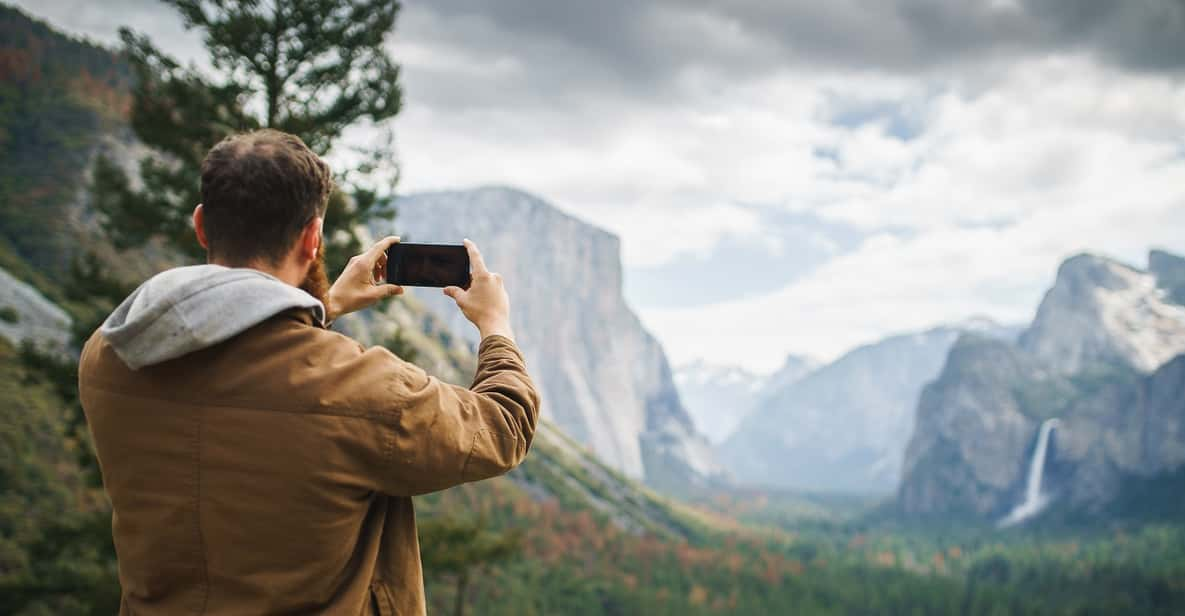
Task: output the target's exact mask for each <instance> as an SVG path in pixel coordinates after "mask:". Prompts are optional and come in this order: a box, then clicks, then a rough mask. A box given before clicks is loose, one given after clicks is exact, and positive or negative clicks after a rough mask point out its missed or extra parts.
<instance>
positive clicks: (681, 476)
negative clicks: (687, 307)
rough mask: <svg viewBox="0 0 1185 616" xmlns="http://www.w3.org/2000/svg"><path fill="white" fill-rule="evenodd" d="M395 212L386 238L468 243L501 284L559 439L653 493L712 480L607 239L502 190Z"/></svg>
mask: <svg viewBox="0 0 1185 616" xmlns="http://www.w3.org/2000/svg"><path fill="white" fill-rule="evenodd" d="M396 207H397V208H398V211H399V216H398V218H397V220H396V223H395V228H396V229H397V230H398V232H399V234H400V235H402V236H403V237H405V238H406V240H407V241H419V242H439V243H445V242H447V243H459V242H460V241H461V239H463V238H466V237H467V238H470V239H473V240H474V241H475V242H477V244H478V245H479V246H480V247H481V250H482V252H483V254H484V255H485V258H486V261H487V263H489V265H490V267H491V268H492V269H494V270H496V271H498V272H499V273H501V274H502V275H503V277H504V279H505V281H506V286H507V288H508V289H509V292H510V295H511V301H512V305H513V319H514V322H513V326H514V328H515V333H516V335H517V337H518V341H519V344H520V346H521V347H522V349H523V352H524V354H525V355H526V358H527V361H528V364H529V366H530V369H531V372H532V374H533V375H534V376H535V378H536V380H537V382H538V386H539V388H540V390H541V394H542V397H543V409H544V413H545V414H546V415H547V416H549V417H550V418H551V420H552V421H554V422H555V423H556V424H557V425H558V426H559V427H560V428H561V429H563V430H564V431H565V432H566V433H568V434H570V435H571V436H572V437H574V438H575V439H576V440H577V441H578V442H580V443H583V444H585V445H587V446H588V447H589V448H590V449H591V450H592V451H594V452H595V453H596V454H597V455H598V456H600V458H601V459H602V460H604V461H605V462H606V463H607V464H609V465H610V466H611V467H613V468H615V469H618V470H620V471H621V472H623V473H625V474H626V475H627V476H629V477H633V478H645V479H646V480H647V481H648V482H650V483H652V485H665V484H667V483H668V482H670V481H676V480H678V481H684V480H686V481H691V482H693V483H695V482H704V481H709V480H711V479H712V478H715V477H718V476H719V475H720V468H719V466H718V465H717V464H716V462H715V461H714V459H713V457H712V455H711V451H710V449H709V447H707V444H706V442H705V441H704V440H703V438H702V437H701V436H699V435H697V434H696V432H695V428H694V425H693V424H692V422H691V419H690V417H689V416H688V415H687V412H686V411H685V410H684V409H683V405H682V403H681V402H680V400H679V395H678V392H677V391H676V389H675V385H674V382H673V380H672V377H671V370H670V367H669V366H668V363H667V359H666V356H665V354H664V353H663V350H662V347H661V346H660V345H659V343H658V341H657V340H655V339H654V337H653V336H651V335H650V334H649V333H648V332H647V331H646V330H645V329H644V328H643V327H642V325H641V322H640V321H639V320H638V318H637V316H636V315H635V314H634V313H633V311H631V310H630V308H629V306H628V305H626V303H625V298H624V297H623V296H622V291H621V289H622V271H621V261H620V245H619V241H618V239H617V237H616V236H614V235H613V234H611V233H608V232H606V231H603V230H601V229H599V228H597V227H594V226H592V225H589V224H587V223H585V222H583V221H580V220H578V219H576V218H573V217H571V216H568V215H567V214H564V213H563V212H561V211H560V210H559V209H557V208H555V207H553V206H551V205H549V204H547V203H545V202H544V201H542V200H540V199H538V198H537V197H534V196H531V195H528V194H526V193H523V192H521V191H517V190H513V189H509V188H482V189H477V190H471V191H459V192H435V193H424V194H419V195H412V196H409V197H404V198H402V199H400V200H399V201H398V202H397V204H396ZM389 230H390V228H389V227H386V228H384V227H382V226H378V225H376V226H374V227H372V231H373V232H374V233H375V234H376V235H378V234H385V233H386V232H388V231H389ZM413 293H414V294H415V295H416V297H417V298H419V299H421V300H422V301H423V302H424V305H425V306H427V308H428V309H429V310H430V311H431V312H433V313H434V314H435V315H437V316H438V317H439V318H440V319H442V320H443V321H444V322H445V323H446V324H447V326H448V328H449V329H451V330H452V331H454V332H458V333H459V334H460V335H462V336H464V337H466V338H467V339H468V340H469V341H470V342H475V339H476V334H477V332H476V331H475V330H474V328H473V327H472V326H471V325H469V324H468V323H467V322H466V321H464V318H463V317H462V316H461V314H460V313H459V311H458V310H457V308H456V306H455V304H453V303H452V301H451V300H449V299H448V298H446V297H444V296H443V295H442V294H441V293H440V291H439V290H437V289H415V290H413Z"/></svg>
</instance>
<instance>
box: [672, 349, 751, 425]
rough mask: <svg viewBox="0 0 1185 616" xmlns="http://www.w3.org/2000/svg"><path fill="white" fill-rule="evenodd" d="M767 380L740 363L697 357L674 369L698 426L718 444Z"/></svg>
mask: <svg viewBox="0 0 1185 616" xmlns="http://www.w3.org/2000/svg"><path fill="white" fill-rule="evenodd" d="M763 381H764V379H763V378H762V377H760V376H759V375H756V374H753V373H752V372H749V371H748V370H745V369H744V368H741V367H739V366H725V365H716V364H709V363H707V362H704V361H703V360H696V361H694V362H691V363H689V364H684V365H682V366H678V367H676V368H675V386H676V387H677V388H678V389H679V398H680V399H681V400H682V401H683V405H684V406H685V407H687V412H688V413H689V414H690V415H691V420H692V421H693V422H694V423H695V427H696V429H697V430H698V431H699V432H700V434H703V435H705V436H706V437H707V439H708V441H709V442H711V443H712V444H713V445H715V444H719V443H720V442H721V441H723V440H724V438H725V437H727V436H728V435H729V433H731V432H732V430H733V429H734V428H736V425H737V423H739V422H740V420H741V418H742V417H744V416H745V414H746V413H748V412H749V407H750V405H751V404H752V402H753V397H754V396H755V395H756V394H757V392H758V391H760V390H761V385H762V383H763Z"/></svg>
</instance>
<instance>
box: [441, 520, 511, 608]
mask: <svg viewBox="0 0 1185 616" xmlns="http://www.w3.org/2000/svg"><path fill="white" fill-rule="evenodd" d="M419 535H420V548H421V550H420V551H421V554H422V558H423V562H424V569H425V570H426V571H428V572H429V573H436V574H443V575H448V576H451V577H452V578H453V581H454V582H455V584H456V589H455V593H456V594H455V595H454V596H453V616H464V614H465V595H466V594H467V592H468V590H469V582H470V580H471V578H472V575H473V574H474V573H475V572H476V571H478V570H480V569H481V568H483V567H486V566H489V565H493V564H496V563H500V562H503V561H505V560H508V559H510V558H511V557H513V556H515V555H517V554H518V553H519V552H520V551H521V550H522V543H523V537H522V533H521V532H520V531H518V530H509V531H503V532H497V531H493V530H490V524H489V522H488V520H487V519H486V518H485V517H477V518H475V519H465V518H460V517H442V518H434V519H432V520H428V521H425V522H422V523H421V524H420V528H419Z"/></svg>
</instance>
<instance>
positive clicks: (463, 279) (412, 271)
mask: <svg viewBox="0 0 1185 616" xmlns="http://www.w3.org/2000/svg"><path fill="white" fill-rule="evenodd" d="M387 282H390V283H392V284H397V285H405V286H409V287H461V288H463V289H467V288H469V251H468V250H466V249H465V247H464V246H457V245H453V244H402V243H400V244H391V247H390V248H388V249H387Z"/></svg>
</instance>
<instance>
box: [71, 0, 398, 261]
mask: <svg viewBox="0 0 1185 616" xmlns="http://www.w3.org/2000/svg"><path fill="white" fill-rule="evenodd" d="M165 2H166V3H167V4H169V5H171V6H172V7H173V8H175V9H176V10H177V11H178V12H179V13H180V14H181V16H182V17H183V19H184V20H185V25H186V27H187V28H189V29H194V30H197V31H199V32H201V34H202V38H203V41H204V43H205V47H206V51H207V52H208V54H209V56H208V59H209V64H210V67H211V69H212V70H209V71H202V70H199V69H198V68H196V67H195V66H193V65H189V66H183V65H182V64H180V63H179V62H177V61H176V60H174V59H173V58H170V57H169V56H168V55H166V54H164V53H162V52H161V51H160V50H159V49H157V48H156V47H155V46H154V45H153V43H152V41H150V40H149V39H148V38H147V37H145V36H143V35H140V34H136V33H134V32H132V31H131V30H128V29H126V28H124V29H121V30H120V36H121V38H122V39H123V43H124V52H125V54H126V55H127V58H128V60H129V62H130V63H131V65H132V69H133V72H134V76H135V84H136V85H135V87H134V90H133V100H132V109H131V125H132V129H133V130H134V132H135V134H136V137H137V138H138V139H139V140H140V141H142V142H143V143H144V144H145V145H147V146H149V147H151V148H152V149H153V150H154V154H152V155H149V156H146V157H144V158H143V159H142V160H141V161H140V163H139V178H140V180H141V181H140V182H134V181H132V180H130V179H129V178H128V175H127V174H126V173H125V171H124V169H123V168H121V167H120V166H119V165H118V164H116V163H115V162H114V161H112V160H110V159H108V158H106V157H100V158H99V159H98V160H97V161H96V163H95V169H94V179H93V189H94V196H95V205H96V207H97V209H98V210H99V211H100V212H101V213H102V214H103V216H104V224H105V227H106V229H107V231H108V232H109V234H110V235H111V238H112V239H113V240H114V241H115V243H116V245H117V246H119V247H121V248H130V247H136V246H142V245H144V244H145V243H146V242H148V241H149V240H152V239H154V238H163V239H164V241H165V242H166V243H167V244H168V245H170V246H171V247H173V248H176V249H179V250H180V251H181V252H182V253H184V254H187V255H189V256H192V257H198V256H201V254H202V251H201V248H200V247H199V246H198V244H197V242H196V240H195V239H194V238H193V233H192V232H191V230H190V223H189V217H190V213H191V212H192V210H193V207H194V206H195V205H196V204H197V203H198V202H199V200H200V199H199V183H200V182H199V180H200V177H199V170H200V167H201V161H202V159H203V157H204V156H205V153H206V151H207V150H209V148H210V147H211V146H213V145H214V144H215V143H217V142H218V141H220V140H221V139H222V138H223V137H225V136H227V135H229V134H231V133H234V132H238V131H244V130H250V129H254V128H261V127H266V128H275V129H279V130H282V131H286V132H289V133H293V134H295V135H298V136H299V137H300V138H301V139H303V140H304V142H305V143H307V144H308V146H309V147H310V148H311V149H312V150H313V151H314V152H316V153H317V154H319V155H326V154H328V153H329V152H330V151H331V150H332V149H333V148H334V146H335V144H336V143H337V141H338V139H339V138H340V137H341V136H342V133H343V132H344V131H345V130H346V129H347V128H349V127H353V126H369V127H372V128H374V129H375V130H376V131H377V133H378V134H381V135H383V136H384V137H385V139H384V140H383V143H380V144H378V145H377V147H375V148H374V149H368V150H355V151H354V152H353V155H354V157H355V158H357V159H358V160H359V161H360V162H359V163H358V164H357V166H356V168H354V169H352V170H350V171H348V172H340V173H339V174H338V177H337V180H338V186H339V190H337V191H335V192H334V194H333V196H332V197H331V198H330V203H329V211H328V213H327V215H326V220H325V237H326V239H327V246H326V250H327V256H328V259H329V262H330V266H331V268H332V269H333V270H335V271H336V270H337V266H340V265H343V264H344V263H345V261H346V260H347V259H348V258H349V256H350V255H352V254H355V253H356V252H358V250H360V248H361V243H360V241H359V238H358V237H357V235H356V233H355V231H354V229H355V228H356V227H357V226H358V225H359V224H362V223H365V222H366V221H368V220H370V219H372V218H374V217H387V218H390V217H393V216H394V211H393V210H391V209H390V208H389V207H388V206H386V205H384V204H385V203H386V202H387V200H386V199H385V197H388V196H390V193H391V191H392V189H393V185H394V181H395V178H396V176H397V173H396V170H395V165H394V158H393V154H392V150H391V141H392V140H391V128H390V120H391V119H392V118H393V117H394V116H395V115H396V114H397V113H398V112H399V110H400V107H401V105H402V93H401V90H400V87H399V85H398V76H399V68H398V66H397V65H396V64H395V62H394V60H393V59H392V58H391V56H390V54H389V52H388V50H387V49H386V47H385V42H386V39H387V37H388V35H389V34H390V33H391V31H392V30H393V28H394V25H395V17H396V14H397V12H398V9H399V4H398V2H395V1H394V0H267V1H264V2H260V1H258V0H165Z"/></svg>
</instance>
